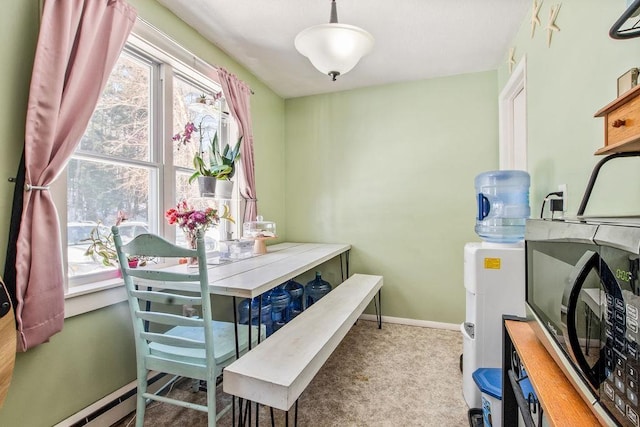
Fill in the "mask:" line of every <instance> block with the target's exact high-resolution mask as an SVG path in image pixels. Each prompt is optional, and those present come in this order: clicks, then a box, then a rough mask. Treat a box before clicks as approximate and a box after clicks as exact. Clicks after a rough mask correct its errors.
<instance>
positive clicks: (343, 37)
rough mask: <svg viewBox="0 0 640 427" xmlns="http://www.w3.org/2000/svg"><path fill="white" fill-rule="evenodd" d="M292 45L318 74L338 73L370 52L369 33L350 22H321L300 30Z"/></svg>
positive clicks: (347, 68) (353, 64)
mask: <svg viewBox="0 0 640 427" xmlns="http://www.w3.org/2000/svg"><path fill="white" fill-rule="evenodd" d="M295 46H296V49H297V50H298V52H300V53H301V54H302V55H304V56H306V57H307V58H309V61H311V63H312V64H313V66H314V67H316V68H317V69H318V70H319V71H320V72H321V73H323V74H329V75H333V73H335V74H336V75H340V74H345V73H347V72H349V71H351V69H352V68H353V67H355V66H356V64H357V63H358V61H360V58H362V57H363V56H365V55H366V54H368V53H369V52H371V49H372V48H373V36H372V35H371V34H369V33H368V32H367V31H365V30H363V29H362V28H358V27H355V26H353V25H346V24H322V25H315V26H313V27H310V28H307V29H306V30H303V31H302V32H300V34H298V35H297V37H296V39H295Z"/></svg>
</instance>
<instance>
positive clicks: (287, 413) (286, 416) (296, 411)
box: [284, 399, 298, 427]
mask: <svg viewBox="0 0 640 427" xmlns="http://www.w3.org/2000/svg"><path fill="white" fill-rule="evenodd" d="M284 425H285V427H289V411H286V412H285V413H284ZM293 426H294V427H298V400H297V399H296V409H295V412H294V415H293Z"/></svg>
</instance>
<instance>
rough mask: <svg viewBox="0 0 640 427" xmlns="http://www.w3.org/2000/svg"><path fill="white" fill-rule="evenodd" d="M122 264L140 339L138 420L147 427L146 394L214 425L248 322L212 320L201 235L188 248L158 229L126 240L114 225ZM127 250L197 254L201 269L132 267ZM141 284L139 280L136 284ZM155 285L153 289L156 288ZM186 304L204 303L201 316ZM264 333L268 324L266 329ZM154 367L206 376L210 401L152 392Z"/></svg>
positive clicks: (200, 377) (153, 254) (172, 255)
mask: <svg viewBox="0 0 640 427" xmlns="http://www.w3.org/2000/svg"><path fill="white" fill-rule="evenodd" d="M112 232H113V237H114V242H115V246H116V252H117V254H118V261H119V263H120V270H121V271H122V277H123V279H124V283H125V286H126V289H127V295H128V299H129V307H130V309H131V318H132V320H133V332H134V335H135V345H136V363H137V377H138V393H137V409H136V426H138V427H142V425H143V423H144V413H145V407H146V402H147V400H148V399H149V400H156V401H160V402H164V403H170V404H173V405H178V406H182V407H186V408H190V409H196V410H199V411H203V412H207V413H208V420H209V423H208V425H209V426H215V425H216V421H217V420H218V419H219V418H220V417H221V416H222V415H224V414H225V413H226V412H227V411H228V410H229V409H230V408H231V405H228V406H227V407H226V408H225V409H224V410H222V411H220V412H219V413H216V393H215V391H216V378H218V377H219V376H220V375H221V374H222V369H223V368H224V367H225V366H227V365H229V364H230V363H231V362H233V361H234V360H235V359H236V343H235V337H236V334H237V336H238V350H237V351H238V352H239V353H240V354H242V353H244V352H246V350H247V343H248V338H247V335H248V329H249V328H248V327H246V326H243V327H238V328H236V327H235V325H234V324H233V323H229V322H221V321H214V320H212V314H211V299H210V295H209V293H208V276H207V261H206V252H205V251H206V250H205V245H204V242H203V237H202V235H198V244H197V249H187V248H183V247H180V246H175V245H174V244H172V243H170V242H168V241H166V240H165V239H163V238H161V237H159V236H156V235H153V234H141V235H139V236H137V237H136V238H135V239H133V240H132V241H130V242H129V243H128V244H126V245H123V244H122V239H121V236H120V234H119V230H118V227H116V226H114V227H113V228H112ZM127 256H145V257H154V258H158V259H160V260H166V261H168V259H169V258H183V257H196V256H197V257H198V269H197V270H195V269H193V268H190V267H187V266H186V265H179V266H177V267H175V268H173V269H172V271H162V270H158V269H153V268H152V267H151V268H148V267H138V268H129V265H128V263H127ZM167 282H178V283H180V282H182V283H184V282H198V283H199V284H200V292H198V293H196V294H191V293H184V294H179V293H175V292H167V291H162V288H163V283H167ZM137 284H138V285H137ZM151 289H153V290H151ZM183 305H191V306H194V307H198V306H199V307H201V313H202V316H201V317H186V316H184V315H183V314H182V312H183V310H182V307H183ZM252 328H253V330H252V331H251V332H252V334H251V335H252V337H253V339H252V341H254V343H253V344H254V345H255V344H256V343H257V337H258V334H257V331H258V329H257V327H255V326H253V327H252ZM261 335H262V336H263V337H264V328H263V332H262V334H261ZM149 371H156V372H164V373H168V374H172V375H175V376H177V377H187V378H193V379H194V380H206V382H207V405H206V406H204V405H198V404H194V403H190V402H184V401H181V400H176V399H173V398H169V397H166V396H161V395H156V394H153V393H148V392H147V375H148V373H149Z"/></svg>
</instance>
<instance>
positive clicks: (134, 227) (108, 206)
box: [67, 159, 155, 277]
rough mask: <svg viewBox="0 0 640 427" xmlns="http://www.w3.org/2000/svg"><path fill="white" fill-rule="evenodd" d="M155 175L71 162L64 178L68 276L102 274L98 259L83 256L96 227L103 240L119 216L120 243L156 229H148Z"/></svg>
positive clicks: (147, 171) (139, 169) (96, 163)
mask: <svg viewBox="0 0 640 427" xmlns="http://www.w3.org/2000/svg"><path fill="white" fill-rule="evenodd" d="M154 181H155V173H152V170H151V169H147V168H142V167H136V166H123V165H117V164H110V163H105V162H99V161H91V160H85V159H72V160H71V161H70V162H69V166H68V174H67V222H68V223H67V238H68V242H67V245H68V250H67V254H68V271H69V276H70V277H72V276H77V275H80V274H90V273H95V272H96V271H102V270H104V268H103V267H102V266H101V265H100V261H101V258H98V259H97V260H94V259H92V258H91V257H90V256H86V255H84V253H85V252H86V250H87V249H88V248H89V246H90V244H91V242H90V241H88V240H86V239H88V238H89V233H91V230H92V229H94V228H95V227H96V226H97V225H98V224H101V225H102V226H103V227H104V228H100V229H99V231H100V232H101V233H100V234H101V235H102V236H105V237H106V236H108V235H109V234H110V228H111V226H112V225H114V224H115V223H116V220H117V218H118V212H123V213H124V214H125V216H126V217H127V221H126V222H124V223H122V227H123V240H124V241H127V240H128V239H131V238H133V237H134V236H135V235H138V234H140V233H142V232H146V231H149V230H150V229H153V228H155V226H154V224H152V225H151V226H149V224H150V222H149V218H150V214H149V211H150V209H151V208H152V207H150V203H149V194H150V188H152V187H151V183H152V182H154Z"/></svg>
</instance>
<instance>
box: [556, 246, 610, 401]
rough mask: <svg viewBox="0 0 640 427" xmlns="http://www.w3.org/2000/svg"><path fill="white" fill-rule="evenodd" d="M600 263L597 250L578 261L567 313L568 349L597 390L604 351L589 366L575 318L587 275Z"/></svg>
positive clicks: (600, 377)
mask: <svg viewBox="0 0 640 427" xmlns="http://www.w3.org/2000/svg"><path fill="white" fill-rule="evenodd" d="M599 265H600V255H598V253H597V252H593V251H588V252H586V253H585V254H584V255H583V256H582V258H581V259H580V260H579V261H578V263H577V265H576V269H575V270H574V271H577V274H576V275H575V280H574V281H573V284H572V285H568V286H571V288H570V292H569V296H568V301H567V314H566V316H567V318H566V325H567V335H568V338H569V346H568V349H569V351H570V353H571V356H572V358H573V360H574V361H575V362H576V363H577V364H578V366H579V367H580V370H581V371H582V372H583V373H584V374H585V376H586V377H587V380H588V381H589V383H590V385H591V386H592V387H593V388H595V389H596V390H597V389H598V387H600V383H601V382H602V376H601V375H600V374H599V373H600V370H601V360H602V353H600V358H599V359H598V362H597V363H596V364H595V366H594V368H591V367H590V366H589V363H587V359H585V357H584V354H582V349H581V348H580V342H579V340H578V332H577V328H576V324H575V319H576V309H577V306H578V300H579V298H580V291H581V290H582V286H583V285H584V282H585V280H587V276H588V275H589V273H590V271H591V269H592V268H594V269H596V271H597V269H598V267H599ZM565 296H566V293H565Z"/></svg>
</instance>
